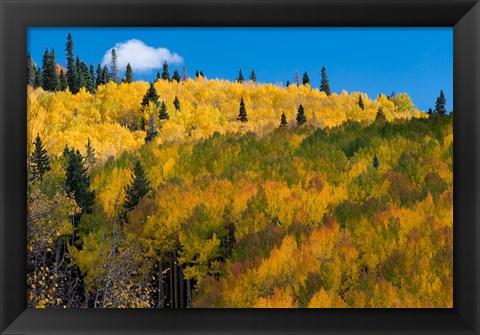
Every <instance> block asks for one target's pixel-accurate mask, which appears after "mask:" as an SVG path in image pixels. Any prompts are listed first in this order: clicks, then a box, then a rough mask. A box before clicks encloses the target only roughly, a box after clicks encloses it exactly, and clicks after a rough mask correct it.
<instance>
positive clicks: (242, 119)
mask: <svg viewBox="0 0 480 335" xmlns="http://www.w3.org/2000/svg"><path fill="white" fill-rule="evenodd" d="M237 120H238V121H240V122H248V118H247V109H246V108H245V102H244V101H243V97H242V98H241V99H240V112H239V114H238V118H237Z"/></svg>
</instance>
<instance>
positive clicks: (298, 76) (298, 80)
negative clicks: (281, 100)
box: [295, 71, 300, 86]
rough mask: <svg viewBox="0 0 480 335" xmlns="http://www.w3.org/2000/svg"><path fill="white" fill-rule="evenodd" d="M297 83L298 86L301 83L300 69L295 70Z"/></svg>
mask: <svg viewBox="0 0 480 335" xmlns="http://www.w3.org/2000/svg"><path fill="white" fill-rule="evenodd" d="M295 84H297V86H299V85H300V75H299V74H298V71H297V72H295Z"/></svg>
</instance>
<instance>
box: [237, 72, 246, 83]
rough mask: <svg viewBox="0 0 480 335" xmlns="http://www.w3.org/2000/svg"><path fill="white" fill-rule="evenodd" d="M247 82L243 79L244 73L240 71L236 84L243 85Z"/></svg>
mask: <svg viewBox="0 0 480 335" xmlns="http://www.w3.org/2000/svg"><path fill="white" fill-rule="evenodd" d="M244 81H245V79H244V78H243V73H242V69H240V70H239V71H238V77H237V79H236V82H237V83H243V82H244Z"/></svg>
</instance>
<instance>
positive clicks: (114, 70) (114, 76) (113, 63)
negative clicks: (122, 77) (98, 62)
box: [110, 48, 119, 84]
mask: <svg viewBox="0 0 480 335" xmlns="http://www.w3.org/2000/svg"><path fill="white" fill-rule="evenodd" d="M110 71H111V74H110V79H111V80H113V81H114V82H115V83H117V84H118V81H119V80H118V63H117V50H115V48H113V49H112V51H111V60H110Z"/></svg>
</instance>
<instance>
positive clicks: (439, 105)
mask: <svg viewBox="0 0 480 335" xmlns="http://www.w3.org/2000/svg"><path fill="white" fill-rule="evenodd" d="M446 103H447V100H446V99H445V94H443V91H442V90H441V91H440V96H439V97H438V98H437V101H436V102H435V113H438V115H445V114H446V113H447V109H446V108H445V105H446Z"/></svg>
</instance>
